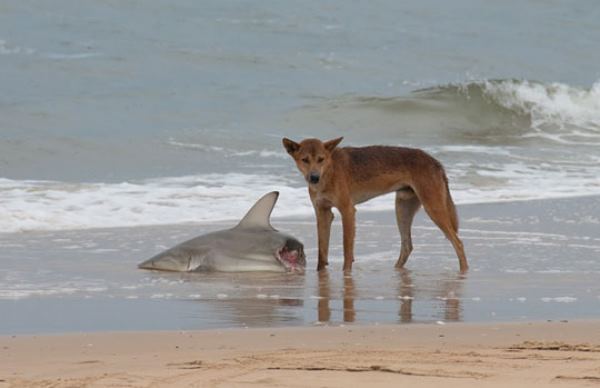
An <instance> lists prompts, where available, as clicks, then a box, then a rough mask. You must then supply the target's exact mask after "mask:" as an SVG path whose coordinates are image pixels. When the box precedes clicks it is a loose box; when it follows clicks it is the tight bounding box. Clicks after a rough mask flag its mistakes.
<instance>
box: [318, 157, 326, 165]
mask: <svg viewBox="0 0 600 388" xmlns="http://www.w3.org/2000/svg"><path fill="white" fill-rule="evenodd" d="M324 160H325V158H324V157H322V156H319V157H318V158H317V163H323V161H324Z"/></svg>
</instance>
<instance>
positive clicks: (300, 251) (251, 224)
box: [138, 191, 306, 272]
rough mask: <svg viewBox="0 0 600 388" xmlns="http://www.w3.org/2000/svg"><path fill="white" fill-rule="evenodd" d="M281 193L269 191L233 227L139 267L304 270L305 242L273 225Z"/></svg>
mask: <svg viewBox="0 0 600 388" xmlns="http://www.w3.org/2000/svg"><path fill="white" fill-rule="evenodd" d="M278 198H279V192H277V191H273V192H270V193H267V194H265V195H264V196H263V197H261V198H260V199H259V200H258V201H257V202H256V203H255V204H254V206H252V208H250V210H249V211H248V212H247V213H246V215H245V216H244V217H243V218H242V220H241V221H240V222H239V223H238V224H237V225H236V226H235V227H233V228H231V229H225V230H219V231H216V232H212V233H208V234H204V235H201V236H198V237H196V238H193V239H191V240H188V241H185V242H182V243H181V244H179V245H176V246H175V247H173V248H170V249H167V250H166V251H164V252H161V253H159V254H157V255H156V256H153V257H151V258H150V259H148V260H146V261H144V262H142V263H141V264H139V265H138V268H141V269H149V270H161V271H178V272H194V271H219V272H248V271H271V272H304V268H305V266H306V257H305V255H304V245H303V244H302V243H301V242H300V241H298V240H297V239H296V238H294V237H292V236H290V235H288V234H285V233H282V232H279V231H278V230H277V229H275V228H273V226H271V220H270V219H271V212H272V211H273V208H274V207H275V204H276V203H277V199H278Z"/></svg>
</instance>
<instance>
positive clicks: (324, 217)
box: [315, 206, 333, 271]
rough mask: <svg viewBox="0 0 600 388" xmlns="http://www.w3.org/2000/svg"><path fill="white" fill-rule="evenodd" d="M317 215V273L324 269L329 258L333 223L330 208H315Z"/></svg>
mask: <svg viewBox="0 0 600 388" xmlns="http://www.w3.org/2000/svg"><path fill="white" fill-rule="evenodd" d="M315 213H316V215H317V234H318V243H319V263H318V265H317V271H320V270H322V269H324V268H325V267H326V266H327V264H328V261H327V258H328V256H329V236H330V232H331V222H332V221H333V212H332V211H331V207H322V206H315Z"/></svg>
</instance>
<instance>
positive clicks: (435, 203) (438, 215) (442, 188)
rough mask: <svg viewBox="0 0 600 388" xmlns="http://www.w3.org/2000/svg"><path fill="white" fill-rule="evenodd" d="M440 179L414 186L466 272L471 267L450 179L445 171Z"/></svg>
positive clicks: (424, 206) (461, 268)
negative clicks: (461, 236)
mask: <svg viewBox="0 0 600 388" xmlns="http://www.w3.org/2000/svg"><path fill="white" fill-rule="evenodd" d="M441 174H442V176H441V177H440V179H435V180H432V179H431V178H430V179H429V180H428V181H427V182H422V183H423V184H422V185H418V187H414V189H415V192H416V194H417V196H418V197H419V200H420V201H421V203H422V204H423V208H424V209H425V211H426V212H427V214H428V215H429V217H430V218H431V220H432V221H433V222H434V223H435V224H436V225H437V226H438V228H440V229H441V230H442V232H444V235H445V236H446V238H447V239H448V240H450V242H451V243H452V246H453V247H454V250H455V251H456V256H457V257H458V263H459V266H460V271H461V272H466V271H467V270H468V269H469V265H468V264H467V257H466V256H465V250H464V246H463V243H462V241H461V240H460V238H459V237H458V217H457V215H456V208H455V207H454V202H453V201H452V197H451V196H450V190H449V189H448V181H447V179H446V176H445V174H444V172H443V171H441Z"/></svg>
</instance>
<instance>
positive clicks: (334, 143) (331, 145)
mask: <svg viewBox="0 0 600 388" xmlns="http://www.w3.org/2000/svg"><path fill="white" fill-rule="evenodd" d="M342 140H344V137H343V136H342V137H338V138H337V139H333V140H329V141H326V142H325V143H323V145H324V146H325V149H326V150H327V151H329V152H331V151H333V150H334V148H335V147H337V145H338V144H340V142H341V141H342Z"/></svg>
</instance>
